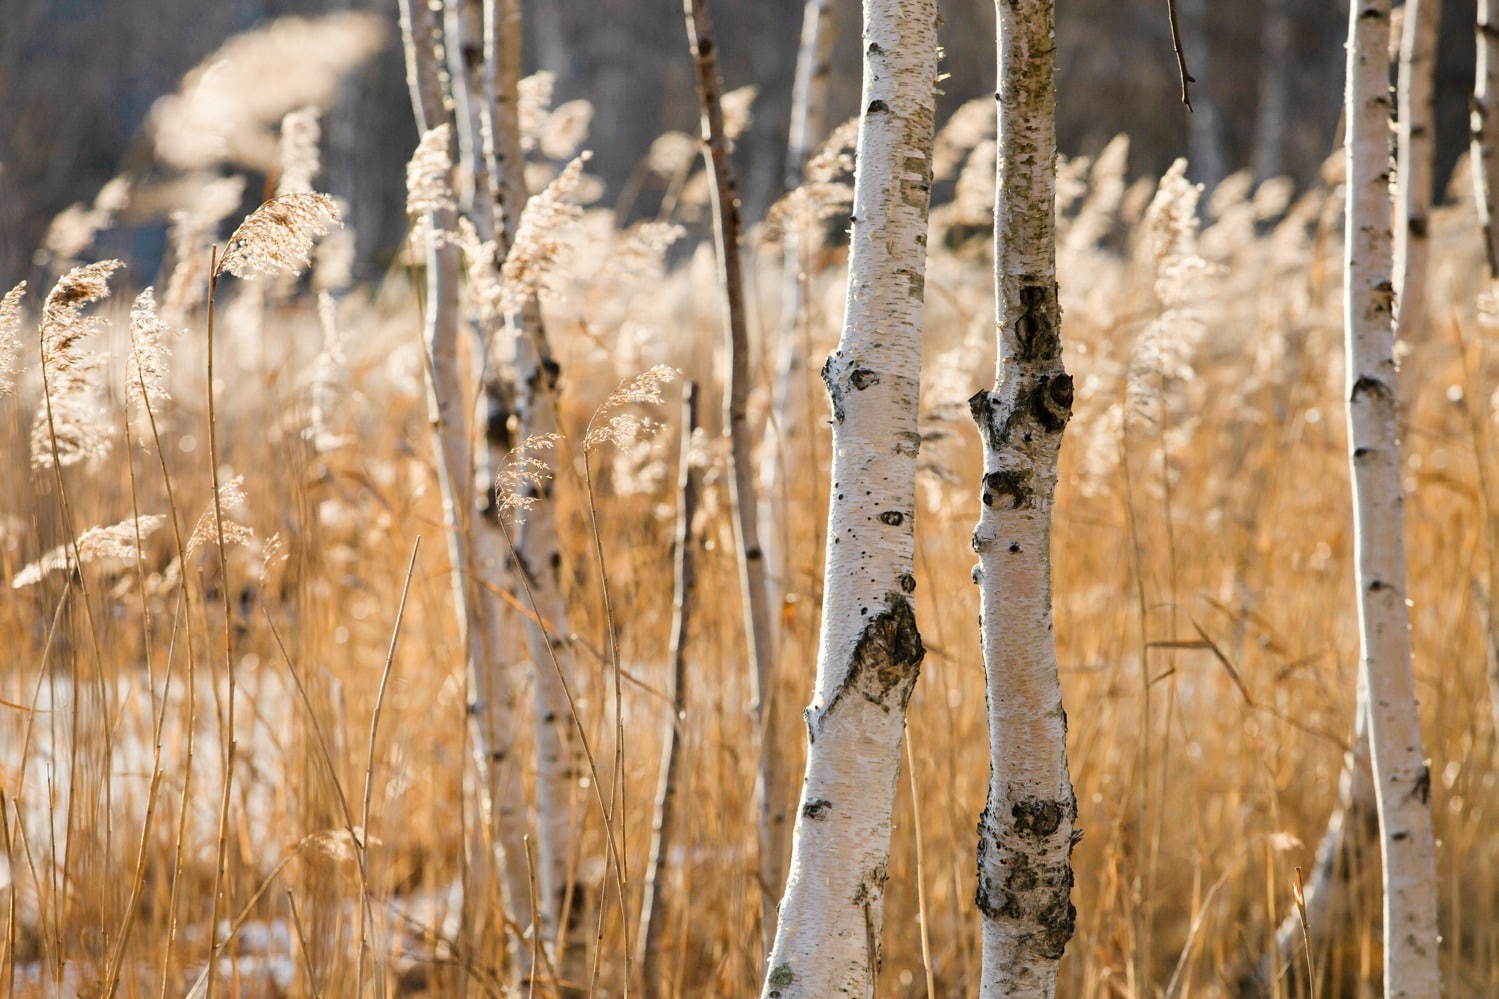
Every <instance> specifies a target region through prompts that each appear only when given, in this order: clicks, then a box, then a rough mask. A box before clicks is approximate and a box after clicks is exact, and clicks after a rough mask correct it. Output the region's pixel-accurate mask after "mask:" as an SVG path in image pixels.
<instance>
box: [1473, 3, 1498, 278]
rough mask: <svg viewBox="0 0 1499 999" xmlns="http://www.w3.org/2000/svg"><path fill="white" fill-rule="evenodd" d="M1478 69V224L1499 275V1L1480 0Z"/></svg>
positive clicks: (1475, 120) (1475, 176) (1475, 166)
mask: <svg viewBox="0 0 1499 999" xmlns="http://www.w3.org/2000/svg"><path fill="white" fill-rule="evenodd" d="M1477 35H1478V42H1477V47H1478V68H1477V72H1476V75H1475V78H1474V82H1473V106H1472V113H1471V114H1470V115H1469V121H1470V123H1471V128H1472V133H1473V138H1472V146H1471V149H1472V157H1471V158H1472V161H1473V186H1474V193H1475V195H1476V200H1477V202H1478V224H1479V226H1480V227H1481V228H1482V232H1483V248H1484V253H1485V254H1486V256H1487V259H1488V262H1489V276H1490V277H1495V278H1499V218H1496V217H1495V212H1496V206H1495V199H1496V198H1499V148H1495V135H1496V132H1499V106H1496V102H1499V0H1478V30H1477Z"/></svg>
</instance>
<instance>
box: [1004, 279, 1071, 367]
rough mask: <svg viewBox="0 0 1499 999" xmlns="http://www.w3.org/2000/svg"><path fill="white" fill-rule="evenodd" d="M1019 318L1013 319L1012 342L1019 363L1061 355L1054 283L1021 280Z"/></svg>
mask: <svg viewBox="0 0 1499 999" xmlns="http://www.w3.org/2000/svg"><path fill="white" fill-rule="evenodd" d="M1021 280H1022V281H1025V282H1026V283H1024V284H1022V285H1021V286H1020V293H1019V296H1018V297H1019V299H1020V303H1019V304H1020V315H1019V316H1017V317H1016V318H1015V339H1016V341H1017V342H1018V344H1019V347H1020V360H1022V361H1049V360H1052V359H1053V358H1056V357H1058V356H1060V355H1061V353H1062V339H1061V336H1060V333H1059V331H1058V330H1057V323H1056V320H1055V318H1053V317H1054V316H1055V313H1056V302H1057V286H1056V282H1052V283H1051V284H1050V285H1047V284H1045V283H1040V282H1037V281H1036V280H1035V278H1032V277H1030V276H1026V277H1023V278H1022V279H1021Z"/></svg>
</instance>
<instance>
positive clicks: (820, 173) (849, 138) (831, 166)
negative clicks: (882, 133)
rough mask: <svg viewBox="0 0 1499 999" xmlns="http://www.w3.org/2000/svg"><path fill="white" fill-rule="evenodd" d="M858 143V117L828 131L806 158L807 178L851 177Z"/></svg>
mask: <svg viewBox="0 0 1499 999" xmlns="http://www.w3.org/2000/svg"><path fill="white" fill-rule="evenodd" d="M858 143H859V119H858V118H857V117H855V118H850V119H848V121H845V122H844V123H843V124H841V125H839V126H838V127H837V128H835V129H833V130H832V131H831V132H829V133H828V137H827V138H826V139H824V140H822V145H821V146H818V147H817V151H816V152H815V153H813V154H812V155H811V156H810V157H808V159H807V169H806V175H807V180H809V181H812V182H814V183H815V182H818V181H830V180H835V179H837V178H839V177H845V176H847V177H852V176H853V173H854V151H855V149H856V147H857V146H858Z"/></svg>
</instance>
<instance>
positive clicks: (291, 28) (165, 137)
mask: <svg viewBox="0 0 1499 999" xmlns="http://www.w3.org/2000/svg"><path fill="white" fill-rule="evenodd" d="M385 31H386V28H385V19H384V18H383V17H381V16H380V15H377V14H372V13H355V12H343V13H337V14H330V15H328V16H326V17H319V18H302V17H284V18H281V19H279V20H276V21H272V22H271V23H270V24H268V25H266V26H265V27H263V28H260V29H257V30H255V31H250V32H246V33H245V34H242V35H237V36H235V37H234V38H231V39H230V40H229V41H227V42H225V43H224V45H223V46H222V47H221V48H219V50H218V51H217V52H215V53H213V54H212V55H211V56H209V57H208V58H207V59H205V60H204V61H203V62H202V63H200V64H199V65H198V66H197V68H195V69H193V70H192V71H191V72H189V73H188V74H187V76H186V77H184V78H183V81H182V86H181V87H180V88H179V89H178V91H177V92H176V93H175V94H170V95H168V96H166V97H163V98H161V99H160V100H158V101H157V102H156V104H155V105H154V106H153V107H152V108H151V114H150V119H149V122H148V127H149V130H150V134H151V138H152V141H153V143H154V145H155V148H156V154H157V156H159V157H160V158H161V159H162V160H163V161H165V162H167V163H169V164H171V165H172V166H175V167H177V168H179V169H184V170H200V169H205V168H207V167H212V166H215V165H217V164H220V163H237V164H240V165H242V166H246V167H251V168H253V169H256V170H261V171H265V172H267V173H269V172H270V171H271V170H273V169H274V168H275V167H276V165H277V161H278V158H279V153H278V147H279V143H278V142H277V137H276V131H275V129H276V126H277V125H279V124H280V122H281V119H282V117H283V116H284V115H285V114H286V113H287V112H289V111H292V110H294V109H296V108H301V107H307V106H313V107H318V108H323V109H326V108H328V107H330V106H331V105H332V103H333V99H334V98H335V97H336V96H337V93H338V85H339V83H340V82H341V81H342V79H343V77H344V75H345V74H347V73H348V72H349V71H351V70H353V69H354V68H356V67H358V66H359V65H360V64H361V63H363V62H364V61H365V60H367V59H368V58H369V57H370V56H372V55H374V54H375V53H376V52H378V51H379V50H380V46H381V44H382V43H383V42H384V39H385Z"/></svg>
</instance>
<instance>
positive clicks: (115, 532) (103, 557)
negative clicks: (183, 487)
mask: <svg viewBox="0 0 1499 999" xmlns="http://www.w3.org/2000/svg"><path fill="white" fill-rule="evenodd" d="M165 522H166V518H165V517H162V516H160V515H158V514H154V513H148V514H143V515H142V516H140V517H138V518H136V517H132V518H131V519H129V520H122V521H120V522H119V523H118V524H110V525H108V526H104V527H90V528H89V529H88V530H86V531H84V532H83V533H82V534H80V535H78V562H77V564H81V565H91V564H92V563H94V562H104V561H116V562H133V561H134V560H135V559H136V558H138V557H139V556H140V554H141V552H140V549H139V548H138V547H137V539H139V540H141V541H144V540H145V539H146V538H147V537H149V536H150V535H151V534H152V533H153V532H154V531H156V529H157V528H159V527H161V525H162V524H164V523H165ZM75 567H76V565H75V563H74V561H73V546H72V545H71V544H63V545H58V546H57V547H56V548H53V549H52V550H51V551H49V552H47V553H46V554H45V555H43V556H42V557H41V558H39V559H37V560H36V561H35V562H32V563H30V564H29V565H27V566H25V567H24V568H22V569H21V571H20V572H18V573H16V577H15V578H14V579H12V580H11V581H10V585H11V586H12V587H13V588H14V589H17V590H19V589H23V588H25V587H27V586H34V585H36V584H37V583H40V582H41V581H42V580H44V579H46V578H47V576H49V575H50V574H52V573H54V572H59V571H61V570H63V569H73V568H75Z"/></svg>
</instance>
